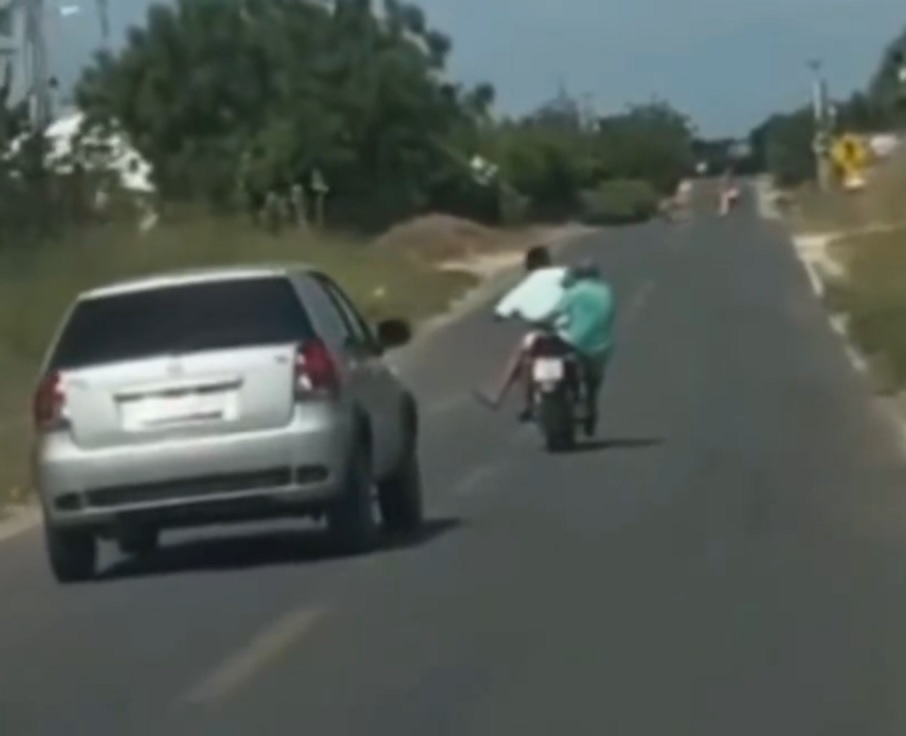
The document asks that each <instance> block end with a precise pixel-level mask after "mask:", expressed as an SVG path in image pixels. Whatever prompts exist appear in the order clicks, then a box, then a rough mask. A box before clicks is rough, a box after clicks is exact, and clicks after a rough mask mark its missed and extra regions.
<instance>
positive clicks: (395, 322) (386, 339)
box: [377, 319, 412, 350]
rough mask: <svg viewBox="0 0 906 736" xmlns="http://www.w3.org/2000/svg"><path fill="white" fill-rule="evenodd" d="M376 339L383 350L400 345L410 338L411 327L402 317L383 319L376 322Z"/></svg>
mask: <svg viewBox="0 0 906 736" xmlns="http://www.w3.org/2000/svg"><path fill="white" fill-rule="evenodd" d="M377 339H378V342H379V343H380V344H381V347H382V348H384V349H385V350H392V349H393V348H399V347H402V346H403V345H406V344H407V343H409V342H410V341H411V340H412V327H411V326H410V325H409V323H408V322H407V321H406V320H404V319H385V320H383V321H381V322H378V324H377Z"/></svg>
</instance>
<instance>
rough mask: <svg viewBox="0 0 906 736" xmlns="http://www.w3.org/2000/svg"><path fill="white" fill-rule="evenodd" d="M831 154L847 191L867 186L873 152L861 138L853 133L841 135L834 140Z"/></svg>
mask: <svg viewBox="0 0 906 736" xmlns="http://www.w3.org/2000/svg"><path fill="white" fill-rule="evenodd" d="M830 154H831V159H832V160H833V162H834V164H836V166H837V169H838V170H839V172H840V175H841V178H842V181H843V187H844V188H845V189H850V190H852V189H861V188H862V187H864V186H865V170H866V169H867V168H868V165H869V164H870V162H871V150H870V149H869V147H868V144H867V143H866V142H865V140H864V139H863V138H862V137H861V136H857V135H854V134H852V133H845V134H844V135H841V136H840V137H838V138H837V139H835V140H834V142H833V145H832V146H831V150H830Z"/></svg>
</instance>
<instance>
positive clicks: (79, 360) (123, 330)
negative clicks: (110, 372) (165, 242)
mask: <svg viewBox="0 0 906 736" xmlns="http://www.w3.org/2000/svg"><path fill="white" fill-rule="evenodd" d="M313 335H314V332H313V329H312V325H311V322H310V320H309V318H308V315H307V314H306V313H305V310H304V309H303V307H302V305H301V303H300V302H299V299H298V297H297V296H296V294H295V291H294V290H293V288H292V285H291V284H290V283H289V281H288V280H287V279H285V278H283V277H264V278H252V279H233V280H223V281H208V282H200V283H193V284H184V285H177V286H170V287H165V288H159V289H148V290H143V291H134V292H125V293H120V294H115V295H110V296H102V297H96V298H90V299H86V300H84V301H82V302H80V303H79V304H78V305H77V306H76V307H75V309H74V310H73V313H72V315H71V316H70V319H69V320H68V322H67V324H66V326H65V328H64V330H63V333H62V335H61V337H60V340H59V341H58V343H57V346H56V348H55V350H54V351H53V354H52V356H51V361H50V362H51V365H50V368H51V369H52V370H63V369H73V368H78V367H83V366H89V365H97V364H102V363H111V362H118V361H124V360H133V359H137V358H143V357H150V356H154V355H170V354H182V353H190V352H197V351H202V350H217V349H228V348H235V347H248V346H252V345H276V344H282V343H291V342H298V341H301V340H305V339H309V338H311V337H313Z"/></svg>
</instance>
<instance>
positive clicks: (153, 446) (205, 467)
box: [33, 266, 422, 583]
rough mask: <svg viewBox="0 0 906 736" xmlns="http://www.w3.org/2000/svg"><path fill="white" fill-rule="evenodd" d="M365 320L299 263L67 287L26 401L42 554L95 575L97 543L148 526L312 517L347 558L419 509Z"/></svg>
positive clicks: (393, 400)
mask: <svg viewBox="0 0 906 736" xmlns="http://www.w3.org/2000/svg"><path fill="white" fill-rule="evenodd" d="M410 337H411V331H410V328H409V326H408V325H407V324H406V323H405V322H403V321H401V320H387V321H384V322H382V323H380V324H379V325H377V328H376V330H372V329H371V327H370V326H369V325H368V324H367V322H366V321H365V319H364V318H363V317H362V315H361V314H360V312H359V311H358V310H357V309H356V307H355V306H354V304H353V303H352V301H351V300H350V299H349V297H348V296H347V295H346V294H345V293H344V292H343V291H342V290H341V289H340V288H339V287H338V286H337V284H336V283H335V282H334V281H333V280H332V279H331V278H330V277H329V276H328V275H326V274H325V273H322V272H320V271H317V270H315V269H312V268H308V267H305V266H287V267H284V266H274V267H270V266H267V267H261V266H250V267H237V268H226V269H216V270H207V271H197V272H185V273H178V274H169V275H161V276H157V277H151V278H144V279H141V280H135V281H129V282H123V283H118V284H113V285H110V286H106V287H103V288H99V289H96V290H94V291H90V292H87V293H85V294H83V295H81V296H80V297H79V298H78V299H77V300H76V302H75V304H74V306H73V307H72V308H71V310H70V312H69V314H68V316H67V317H66V318H65V320H64V323H63V325H62V327H61V329H60V331H59V334H58V336H57V338H56V340H55V341H54V344H53V345H52V346H51V348H50V350H49V352H48V355H47V358H46V360H45V363H44V366H43V370H42V374H41V377H40V382H39V384H38V387H37V389H36V392H35V396H34V423H35V447H34V453H33V463H34V474H35V481H36V486H37V489H38V491H39V494H40V500H41V504H42V508H43V513H44V530H45V538H46V547H47V553H48V556H49V559H50V566H51V568H52V570H53V573H54V575H55V576H56V578H57V580H59V581H60V582H62V583H68V582H75V581H81V580H86V579H89V578H91V577H93V576H94V575H95V573H96V565H97V556H98V540H99V539H100V538H105V537H107V538H113V539H115V540H117V542H118V544H119V546H120V548H121V550H122V551H123V552H125V553H127V554H141V553H146V552H150V551H152V550H153V549H154V548H155V547H156V546H157V545H158V542H159V537H160V533H161V531H162V530H164V529H167V528H171V527H180V526H197V525H202V524H209V523H221V522H230V521H250V520H254V519H261V518H269V517H279V516H311V517H315V518H321V517H326V519H327V524H328V528H329V530H330V531H331V533H332V534H333V535H334V537H335V538H336V540H337V541H338V542H339V543H340V546H341V547H342V549H343V550H345V551H348V552H358V551H364V550H366V549H367V548H369V547H370V545H371V544H372V542H373V540H374V538H375V534H376V527H377V522H376V519H375V514H374V509H373V493H372V491H373V489H374V488H375V487H376V490H377V500H378V506H379V509H380V515H381V518H382V521H383V524H384V526H385V527H387V528H388V529H389V530H391V531H393V532H401V533H410V532H413V531H415V530H416V529H417V528H418V527H419V525H420V523H421V521H422V498H421V482H420V474H419V465H418V456H417V446H418V444H417V434H418V411H417V406H416V401H415V399H414V398H413V396H412V394H411V393H410V392H409V391H408V390H407V389H406V388H405V387H404V386H403V385H402V384H401V383H400V382H399V381H398V379H397V378H396V376H395V375H394V373H393V372H392V371H391V370H390V368H389V367H388V366H387V365H386V364H385V361H384V358H383V356H384V353H385V351H386V350H388V349H391V348H394V347H397V346H400V345H403V344H404V343H406V342H407V341H408V340H409V339H410Z"/></svg>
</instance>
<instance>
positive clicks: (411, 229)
mask: <svg viewBox="0 0 906 736" xmlns="http://www.w3.org/2000/svg"><path fill="white" fill-rule="evenodd" d="M506 241H507V237H506V236H505V235H504V234H503V233H501V232H499V231H497V230H494V229H493V228H489V227H485V226H484V225H479V224H478V223H476V222H472V221H471V220H465V219H462V218H460V217H453V216H451V215H440V214H432V215H424V216H422V217H416V218H415V219H412V220H408V221H406V222H402V223H400V224H398V225H394V226H393V227H392V228H390V229H389V230H388V231H387V232H385V233H384V234H383V235H381V236H380V237H379V238H378V239H377V240H375V241H374V244H373V245H374V246H375V247H378V248H398V249H401V250H407V251H411V252H412V253H413V254H415V255H417V256H419V257H422V258H425V259H429V260H432V261H450V260H461V259H463V258H465V257H468V256H474V255H479V254H482V253H487V252H488V251H492V250H494V249H496V248H498V247H499V246H501V245H502V244H503V243H504V242H506Z"/></svg>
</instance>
